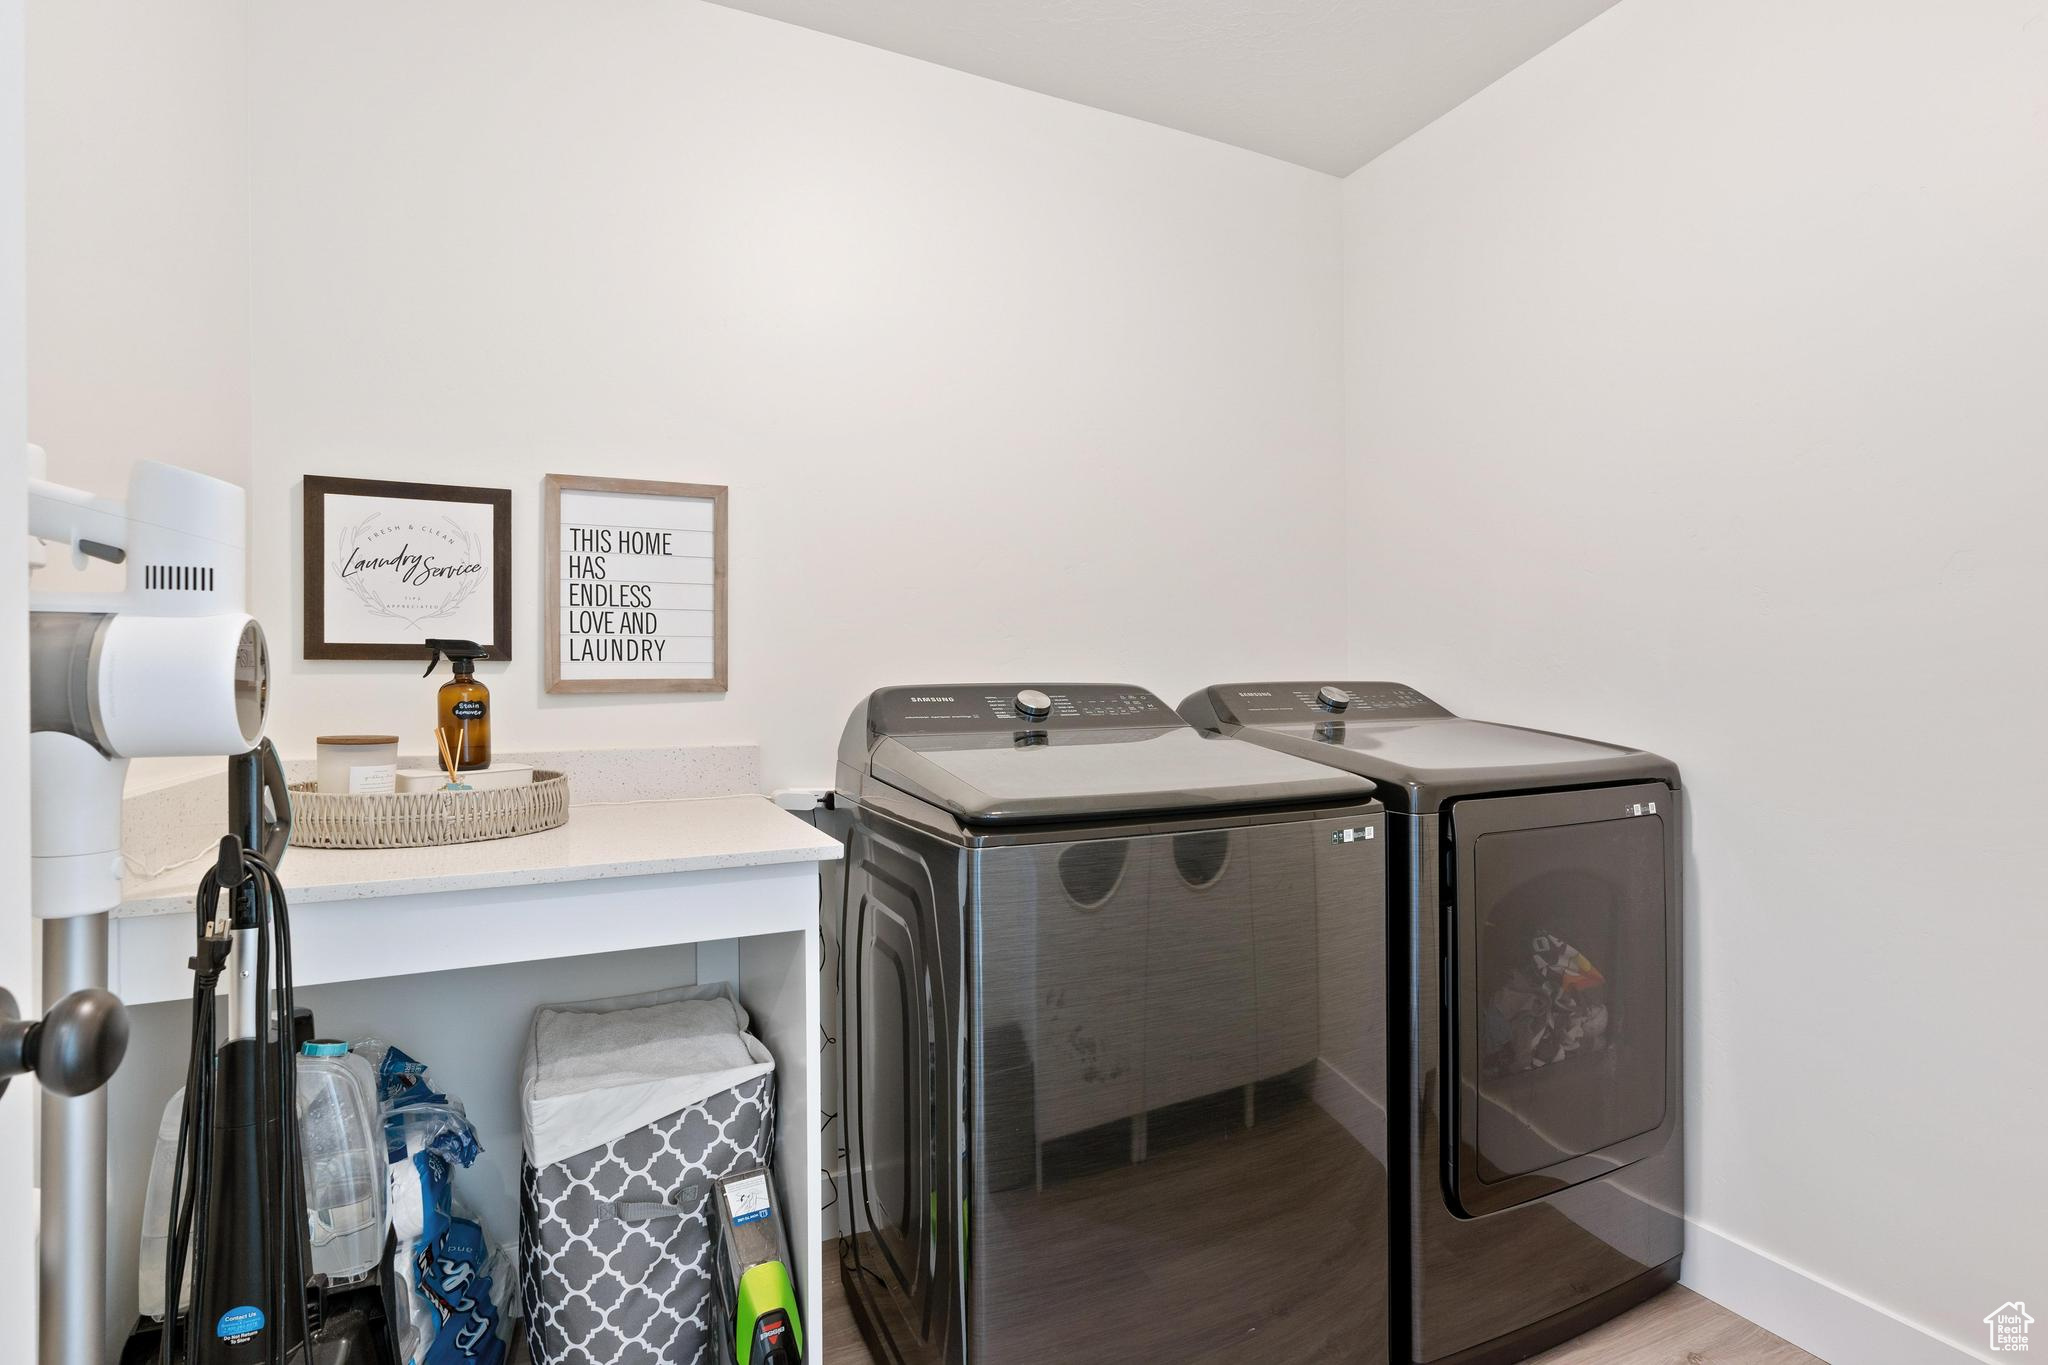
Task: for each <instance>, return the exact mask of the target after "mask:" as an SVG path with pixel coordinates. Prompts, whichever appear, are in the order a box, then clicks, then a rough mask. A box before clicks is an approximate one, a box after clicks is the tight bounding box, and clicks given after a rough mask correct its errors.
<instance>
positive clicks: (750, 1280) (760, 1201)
mask: <svg viewBox="0 0 2048 1365" xmlns="http://www.w3.org/2000/svg"><path fill="white" fill-rule="evenodd" d="M711 1202H712V1205H713V1208H714V1212H715V1214H716V1216H717V1218H718V1284H717V1289H718V1292H717V1294H716V1295H715V1296H714V1303H715V1305H716V1311H715V1313H714V1317H715V1319H716V1321H715V1323H714V1333H713V1334H714V1336H715V1337H716V1338H717V1341H718V1354H719V1359H720V1360H722V1361H724V1362H725V1365H803V1362H804V1327H803V1319H802V1316H801V1315H800V1314H799V1313H798V1312H797V1307H796V1283H795V1280H794V1279H793V1278H792V1277H791V1275H790V1273H789V1243H788V1241H787V1240H786V1239H785V1237H784V1235H783V1230H782V1215H781V1212H780V1210H778V1209H777V1208H776V1207H775V1184H774V1182H773V1181H772V1180H770V1179H769V1177H768V1172H767V1170H766V1169H764V1168H756V1169H754V1170H751V1171H741V1172H739V1173H737V1174H735V1175H730V1176H727V1177H726V1178H725V1179H724V1180H721V1181H719V1182H718V1188H717V1190H716V1192H715V1193H714V1195H713V1198H712V1201H711Z"/></svg>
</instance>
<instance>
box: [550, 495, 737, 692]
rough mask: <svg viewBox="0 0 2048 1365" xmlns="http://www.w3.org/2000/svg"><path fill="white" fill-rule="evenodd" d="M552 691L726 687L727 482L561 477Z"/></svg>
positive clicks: (555, 501) (553, 537)
mask: <svg viewBox="0 0 2048 1365" xmlns="http://www.w3.org/2000/svg"><path fill="white" fill-rule="evenodd" d="M546 501H547V510H546V512H545V514H544V515H545V517H546V520H545V522H544V523H543V524H544V528H545V534H546V538H547V557H548V563H549V565H550V566H551V567H550V568H549V570H548V606H547V610H548V625H547V630H548V679H547V686H548V691H550V692H723V691H725V690H726V689H725V489H724V488H723V487H720V486H718V485H714V484H701V483H662V482H659V481H656V480H653V479H593V478H586V477H583V476H581V475H575V474H550V475H548V476H547V483H546Z"/></svg>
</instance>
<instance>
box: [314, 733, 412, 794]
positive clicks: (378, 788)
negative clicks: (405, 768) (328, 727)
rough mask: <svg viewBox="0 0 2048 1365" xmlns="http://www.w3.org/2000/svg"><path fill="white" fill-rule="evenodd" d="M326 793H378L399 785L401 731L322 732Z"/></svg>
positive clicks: (322, 786)
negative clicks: (342, 733) (382, 732)
mask: <svg viewBox="0 0 2048 1365" xmlns="http://www.w3.org/2000/svg"><path fill="white" fill-rule="evenodd" d="M317 742H318V744H319V746H320V785H319V791H320V794H321V795H322V796H376V795H379V794H381V793H384V792H389V791H395V790H397V786H398V736H397V735H322V736H321V737H320V739H319V740H318V741H317Z"/></svg>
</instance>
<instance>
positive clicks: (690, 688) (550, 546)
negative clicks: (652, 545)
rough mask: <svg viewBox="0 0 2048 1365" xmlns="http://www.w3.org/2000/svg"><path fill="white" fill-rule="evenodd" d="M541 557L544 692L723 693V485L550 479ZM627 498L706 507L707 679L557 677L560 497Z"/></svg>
mask: <svg viewBox="0 0 2048 1365" xmlns="http://www.w3.org/2000/svg"><path fill="white" fill-rule="evenodd" d="M542 489H543V494H544V496H543V498H542V510H541V519H542V520H541V539H542V550H541V552H542V554H544V555H545V556H546V558H547V569H546V574H547V589H546V591H545V592H544V593H543V594H542V597H543V598H544V599H545V600H544V602H543V604H542V610H543V611H544V612H545V613H546V616H545V620H544V622H543V626H542V629H543V631H544V632H545V634H546V636H547V657H548V663H547V690H548V691H550V692H558V693H559V692H724V691H726V690H728V689H727V681H726V493H727V489H726V486H725V485H724V484H712V483H670V482H666V481H664V480H660V479H601V478H593V477H589V476H586V475H581V474H550V475H548V476H547V477H546V479H545V480H543V481H542ZM564 489H568V490H571V491H575V492H587V493H630V494H634V495H637V496H642V497H658V498H692V499H697V500H700V501H707V502H709V503H710V504H711V554H712V570H711V610H712V636H711V650H712V654H711V659H712V662H711V676H710V677H708V678H564V677H563V676H562V492H563V490H564Z"/></svg>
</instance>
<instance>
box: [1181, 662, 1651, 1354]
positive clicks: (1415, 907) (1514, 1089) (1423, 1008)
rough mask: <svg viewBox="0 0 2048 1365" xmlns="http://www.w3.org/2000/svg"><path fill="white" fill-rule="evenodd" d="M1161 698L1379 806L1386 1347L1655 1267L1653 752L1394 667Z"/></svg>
mask: <svg viewBox="0 0 2048 1365" xmlns="http://www.w3.org/2000/svg"><path fill="white" fill-rule="evenodd" d="M1333 693H1334V694H1337V695H1338V696H1340V697H1341V698H1342V700H1343V701H1344V703H1345V704H1344V705H1343V707H1342V708H1341V712H1340V713H1339V714H1333V712H1332V707H1331V704H1330V702H1331V699H1332V694H1333ZM1180 709H1181V714H1182V715H1183V716H1185V717H1186V718H1187V719H1188V720H1189V721H1190V722H1191V723H1192V724H1194V725H1196V726H1197V727H1198V728H1201V729H1203V730H1205V731H1207V732H1210V733H1216V734H1226V735H1232V736H1236V737H1238V738H1240V739H1245V740H1249V741H1251V742H1253V743H1256V744H1259V745H1261V746H1264V747H1266V748H1268V749H1271V750H1273V751H1276V752H1281V753H1287V754H1291V755H1297V756H1301V757H1305V758H1314V759H1317V760H1318V761H1320V762H1323V763H1325V764H1328V765H1330V766H1331V767H1333V768H1337V769H1341V770H1344V771H1347V772H1353V773H1357V774H1360V775H1362V776H1367V777H1371V778H1373V779H1374V780H1375V781H1377V782H1378V783H1379V784H1380V793H1381V796H1382V798H1383V799H1384V800H1385V801H1386V803H1387V806H1388V808H1389V810H1388V817H1387V832H1388V840H1389V846H1388V852H1389V857H1390V859H1391V862H1390V877H1389V901H1390V906H1391V915H1390V923H1391V925H1392V929H1393V937H1392V940H1391V942H1390V945H1389V952H1390V953H1391V954H1392V956H1393V960H1394V963H1395V976H1394V981H1393V988H1392V990H1391V992H1390V1004H1391V1006H1392V1014H1391V1016H1390V1019H1389V1032H1390V1035H1391V1037H1392V1038H1393V1040H1394V1050H1393V1053H1392V1055H1391V1058H1390V1067H1391V1072H1392V1077H1391V1089H1392V1093H1393V1094H1394V1096H1395V1100H1396V1107H1395V1111H1394V1113H1393V1114H1392V1115H1391V1116H1390V1117H1391V1119H1392V1125H1391V1126H1392V1132H1391V1161H1392V1163H1393V1164H1394V1166H1395V1170H1396V1172H1397V1174H1396V1178H1395V1182H1394V1183H1395V1193H1394V1200H1393V1218H1394V1228H1393V1238H1394V1245H1395V1258H1394V1259H1395V1275H1396V1295H1397V1302H1402V1301H1404V1300H1405V1311H1397V1312H1396V1314H1395V1321H1394V1333H1395V1336H1394V1342H1393V1348H1394V1355H1395V1358H1396V1359H1397V1360H1403V1361H1414V1362H1429V1363H1430V1365H1442V1363H1443V1362H1454V1363H1455V1365H1478V1362H1505V1361H1515V1360H1521V1359H1525V1358H1526V1357H1528V1356H1530V1355H1534V1354H1536V1353H1537V1352H1539V1351H1542V1350H1544V1349H1546V1348H1548V1347H1549V1346H1551V1345H1554V1344H1556V1343H1557V1342H1559V1341H1562V1340H1564V1339H1566V1338H1568V1337H1570V1336H1573V1335H1576V1334H1577V1333H1579V1332H1581V1331H1584V1330H1586V1329H1587V1328H1589V1327H1591V1326H1593V1325H1594V1324H1595V1323H1598V1322H1600V1321H1602V1320H1604V1319H1606V1318H1608V1317H1612V1316H1613V1315H1614V1314H1616V1313H1618V1312H1621V1311H1622V1310H1623V1309H1625V1308H1627V1307H1628V1306H1629V1305H1631V1304H1633V1303H1635V1302H1638V1301H1640V1300H1642V1299H1644V1298H1647V1297H1648V1296H1649V1295H1651V1294H1654V1293H1656V1292H1657V1291H1658V1290H1659V1289H1661V1288H1663V1287H1664V1286H1665V1285H1667V1284H1670V1283H1671V1282H1673V1281H1674V1280H1675V1279H1676V1278H1677V1274H1678V1262H1679V1253H1680V1251H1681V1249H1682V1248H1683V1244H1684V1226H1683V1220H1682V1216H1681V1213H1680V1211H1681V1210H1682V1209H1683V1207H1684V1157H1683V1142H1682V1122H1681V1114H1680V1090H1681V1088H1680V1056H1681V1048H1680V1038H1679V992H1680V972H1679V943H1680V938H1679V933H1680V918H1679V915H1680V901H1681V888H1680V882H1679V869H1680V861H1681V828H1680V812H1681V809H1682V807H1681V805H1680V801H1681V793H1680V789H1679V781H1678V770H1677V768H1676V767H1675V766H1674V765H1672V764H1671V763H1670V762H1669V761H1668V760H1665V759H1662V758H1659V757H1657V756H1656V755H1654V754H1648V753H1644V752H1641V751H1640V750H1635V749H1629V748H1625V747H1620V746H1616V745H1611V744H1602V743H1598V742H1595V741H1591V740H1582V739H1574V738H1571V737H1569V736H1564V735H1554V734H1549V733H1546V732H1542V731H1536V730H1525V729H1518V728H1516V727H1513V726H1505V725H1491V724H1485V723H1482V722H1478V721H1470V720H1464V719H1461V718H1459V717H1456V716H1453V715H1452V714H1451V713H1450V712H1449V711H1447V710H1445V709H1444V708H1443V707H1441V706H1439V705H1437V704H1436V703H1435V702H1433V701H1431V700H1429V699H1428V698H1427V697H1424V696H1422V695H1421V694H1420V693H1418V692H1416V691H1415V690H1414V689H1413V688H1409V687H1406V686H1403V685H1401V684H1399V683H1385V682H1353V683H1339V684H1323V685H1320V686H1319V685H1318V684H1317V683H1314V682H1273V683H1247V684H1238V685H1232V686H1221V687H1211V688H1208V689H1206V690H1204V691H1202V692H1199V693H1196V694H1195V695H1194V696H1192V697H1190V698H1188V699H1187V700H1186V701H1185V702H1183V703H1182V704H1181V708H1180Z"/></svg>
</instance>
